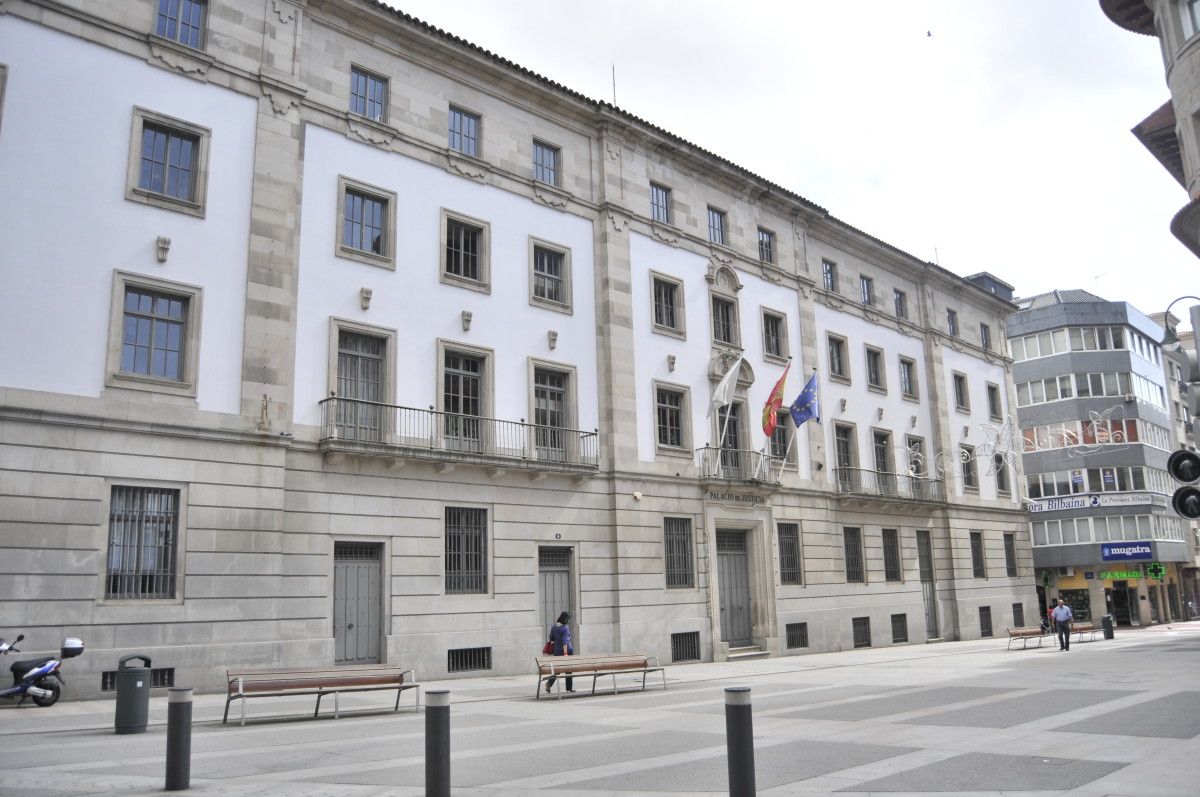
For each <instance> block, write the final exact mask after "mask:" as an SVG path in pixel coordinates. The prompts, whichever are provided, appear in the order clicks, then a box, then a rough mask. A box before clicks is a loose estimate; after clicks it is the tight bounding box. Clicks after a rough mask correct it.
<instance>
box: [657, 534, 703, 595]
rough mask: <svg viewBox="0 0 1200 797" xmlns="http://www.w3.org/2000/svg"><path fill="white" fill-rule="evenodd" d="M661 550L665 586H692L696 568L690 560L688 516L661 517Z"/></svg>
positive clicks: (690, 546)
mask: <svg viewBox="0 0 1200 797" xmlns="http://www.w3.org/2000/svg"><path fill="white" fill-rule="evenodd" d="M663 552H664V555H665V557H666V569H667V588H668V589H677V588H683V587H692V586H694V585H695V583H696V569H695V565H694V564H693V560H692V521H691V519H690V518H685V517H668V518H663Z"/></svg>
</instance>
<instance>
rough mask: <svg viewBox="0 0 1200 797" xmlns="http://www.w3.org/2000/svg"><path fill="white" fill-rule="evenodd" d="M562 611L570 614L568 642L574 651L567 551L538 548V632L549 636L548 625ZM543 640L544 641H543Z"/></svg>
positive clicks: (552, 623)
mask: <svg viewBox="0 0 1200 797" xmlns="http://www.w3.org/2000/svg"><path fill="white" fill-rule="evenodd" d="M562 612H570V613H571V623H570V626H571V639H572V641H573V642H574V645H575V650H576V652H578V650H579V643H578V641H577V640H575V630H576V628H577V626H576V624H575V607H574V606H573V605H572V604H571V549H570V548H564V547H560V546H540V547H539V548H538V619H539V621H540V622H541V624H542V632H543V633H547V634H548V633H549V631H550V626H552V625H554V621H555V620H556V619H558V615H559V614H561V613H562ZM543 641H544V640H543Z"/></svg>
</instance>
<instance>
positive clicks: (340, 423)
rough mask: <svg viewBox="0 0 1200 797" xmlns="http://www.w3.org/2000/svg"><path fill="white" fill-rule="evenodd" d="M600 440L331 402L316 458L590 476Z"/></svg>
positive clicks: (324, 410)
mask: <svg viewBox="0 0 1200 797" xmlns="http://www.w3.org/2000/svg"><path fill="white" fill-rule="evenodd" d="M598 436H599V435H598V432H596V431H591V432H584V431H580V430H578V429H564V428H560V427H557V426H539V425H536V424H531V423H525V422H524V421H523V420H522V421H501V420H497V419H495V418H481V417H478V416H475V415H458V414H454V413H448V412H438V411H436V410H418V409H414V408H412V407H400V406H396V405H393V404H381V403H378V402H374V401H361V400H358V399H345V398H338V397H336V396H333V397H330V398H327V399H324V400H323V401H321V439H320V440H321V450H322V451H325V452H327V453H332V454H359V455H367V456H378V457H390V458H393V459H397V460H401V459H421V460H433V461H439V462H464V463H478V464H483V465H492V466H494V467H497V468H525V469H529V470H541V471H560V472H566V473H578V474H588V473H595V472H596V471H597V470H598V469H599V465H600V460H599V446H598V440H597V439H598Z"/></svg>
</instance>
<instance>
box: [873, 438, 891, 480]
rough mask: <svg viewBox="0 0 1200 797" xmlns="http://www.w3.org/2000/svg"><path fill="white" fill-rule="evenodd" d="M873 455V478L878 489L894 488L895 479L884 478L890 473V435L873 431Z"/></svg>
mask: <svg viewBox="0 0 1200 797" xmlns="http://www.w3.org/2000/svg"><path fill="white" fill-rule="evenodd" d="M871 440H872V442H873V447H874V455H875V474H876V475H875V478H876V479H877V480H878V482H879V489H880V490H884V491H886V490H887V489H888V487H889V486H891V487H892V488H894V487H895V479H887V478H884V476H885V475H890V474H891V473H892V434H891V432H882V431H879V430H875V431H874V432H872V433H871Z"/></svg>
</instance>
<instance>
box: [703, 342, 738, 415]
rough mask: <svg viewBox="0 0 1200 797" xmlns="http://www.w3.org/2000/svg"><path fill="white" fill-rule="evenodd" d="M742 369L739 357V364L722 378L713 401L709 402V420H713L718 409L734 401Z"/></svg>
mask: <svg viewBox="0 0 1200 797" xmlns="http://www.w3.org/2000/svg"><path fill="white" fill-rule="evenodd" d="M741 367H742V358H741V357H738V358H737V362H735V363H734V364H733V366H732V367H730V369H729V371H728V372H727V373H726V374H725V376H723V377H721V381H720V382H718V383H717V388H716V390H714V391H713V394H712V401H710V402H708V417H709V418H711V417H712V415H713V413H714V412H716V411H717V410H718V409H720V408H721V407H724V406H725V405H726V404H729V403H730V402H732V401H733V391H734V390H736V389H737V375H738V369H740V368H741Z"/></svg>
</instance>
